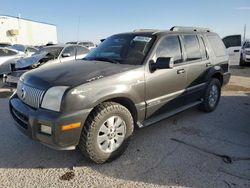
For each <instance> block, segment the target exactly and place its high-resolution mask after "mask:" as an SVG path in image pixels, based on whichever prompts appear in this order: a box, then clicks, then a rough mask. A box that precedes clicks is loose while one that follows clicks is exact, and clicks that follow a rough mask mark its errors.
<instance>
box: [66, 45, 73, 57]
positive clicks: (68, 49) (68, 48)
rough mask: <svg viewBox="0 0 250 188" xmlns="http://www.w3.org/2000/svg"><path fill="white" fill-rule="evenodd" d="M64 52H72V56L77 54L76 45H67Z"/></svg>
mask: <svg viewBox="0 0 250 188" xmlns="http://www.w3.org/2000/svg"><path fill="white" fill-rule="evenodd" d="M63 53H64V54H68V53H69V54H70V57H72V56H75V47H73V46H70V47H67V48H66V49H65V50H64V51H63Z"/></svg>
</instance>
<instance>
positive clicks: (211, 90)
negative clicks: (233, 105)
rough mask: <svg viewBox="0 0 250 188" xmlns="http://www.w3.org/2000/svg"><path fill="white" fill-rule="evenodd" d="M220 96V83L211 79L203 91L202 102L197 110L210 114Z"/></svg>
mask: <svg viewBox="0 0 250 188" xmlns="http://www.w3.org/2000/svg"><path fill="white" fill-rule="evenodd" d="M220 96H221V83H220V81H219V80H218V79H216V78H213V79H212V80H211V81H210V82H209V84H208V86H207V88H206V91H205V94H204V97H203V100H204V101H203V102H202V103H201V105H200V106H199V109H200V110H201V111H204V112H212V111H214V110H215V108H216V107H217V105H218V103H219V101H220Z"/></svg>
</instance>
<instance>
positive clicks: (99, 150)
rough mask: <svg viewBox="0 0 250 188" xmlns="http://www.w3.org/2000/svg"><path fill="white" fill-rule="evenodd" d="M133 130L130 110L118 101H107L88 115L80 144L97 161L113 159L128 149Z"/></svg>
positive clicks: (84, 151)
mask: <svg viewBox="0 0 250 188" xmlns="http://www.w3.org/2000/svg"><path fill="white" fill-rule="evenodd" d="M133 130H134V123H133V118H132V115H131V113H130V112H129V110H128V109H127V108H126V107H124V106H122V105H120V104H118V103H114V102H105V103H103V104H101V105H99V106H97V107H96V108H95V109H94V111H93V112H92V113H91V114H90V116H89V117H88V119H87V121H86V123H85V125H84V128H83V131H82V135H81V138H80V142H79V145H78V146H79V148H80V150H81V151H82V152H83V154H84V155H85V156H86V157H88V158H90V159H91V160H92V161H94V162H96V163H104V162H107V161H112V160H114V159H115V158H117V157H119V156H120V155H121V154H122V153H123V152H124V151H125V150H126V148H127V146H128V143H129V139H130V137H131V135H132V133H133Z"/></svg>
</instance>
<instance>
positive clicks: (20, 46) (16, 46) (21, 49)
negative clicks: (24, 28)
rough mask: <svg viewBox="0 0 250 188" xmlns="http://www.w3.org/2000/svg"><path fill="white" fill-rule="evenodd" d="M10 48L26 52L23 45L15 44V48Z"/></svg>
mask: <svg viewBox="0 0 250 188" xmlns="http://www.w3.org/2000/svg"><path fill="white" fill-rule="evenodd" d="M10 48H12V49H15V50H17V51H21V52H24V51H25V46H23V45H21V44H14V45H13V46H11V47H10Z"/></svg>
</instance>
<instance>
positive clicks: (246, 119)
mask: <svg viewBox="0 0 250 188" xmlns="http://www.w3.org/2000/svg"><path fill="white" fill-rule="evenodd" d="M232 73H233V76H232V79H231V81H230V84H229V85H228V86H227V87H226V88H224V91H223V93H222V98H221V102H220V105H219V106H218V108H217V109H216V111H215V112H213V113H209V114H207V113H202V112H200V111H198V110H196V109H190V110H187V111H185V112H182V113H180V114H178V115H176V116H174V117H172V118H170V119H167V120H164V121H162V122H160V123H158V124H156V125H154V126H150V127H147V128H144V129H141V130H138V131H136V133H135V134H134V137H133V139H132V142H131V144H130V146H129V148H128V150H127V151H126V152H125V154H124V155H123V156H122V157H120V158H119V159H117V160H116V161H114V162H112V163H108V164H104V165H96V164H93V163H91V162H88V161H87V160H85V159H84V158H83V157H82V156H81V154H80V152H79V151H54V150H51V149H49V148H47V147H45V146H43V145H41V144H39V143H37V142H34V141H31V140H30V139H28V138H26V137H25V136H23V135H22V134H21V133H20V132H19V131H18V130H17V129H16V128H15V126H14V124H13V121H12V119H11V117H10V115H9V113H8V99H6V98H3V97H6V95H8V94H7V93H5V96H3V93H2V95H1V94H0V96H2V98H1V99H0V120H1V121H0V127H1V131H0V138H1V141H0V187H58V186H60V187H66V186H70V187H145V186H146V187H161V186H162V187H206V188H207V187H219V188H223V187H225V188H236V187H250V68H245V69H239V68H233V69H232ZM0 91H4V90H3V89H0ZM5 92H8V90H5ZM221 155H225V156H224V157H223V156H221Z"/></svg>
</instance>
